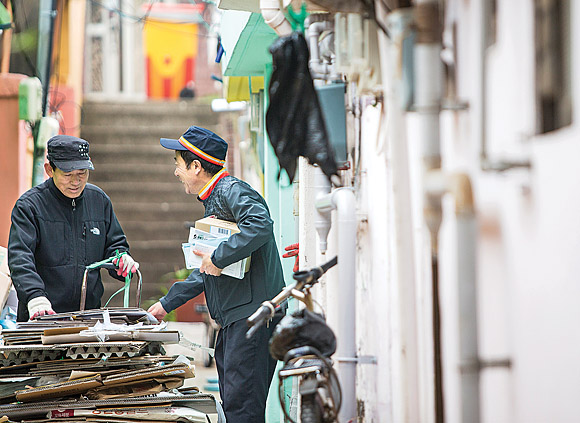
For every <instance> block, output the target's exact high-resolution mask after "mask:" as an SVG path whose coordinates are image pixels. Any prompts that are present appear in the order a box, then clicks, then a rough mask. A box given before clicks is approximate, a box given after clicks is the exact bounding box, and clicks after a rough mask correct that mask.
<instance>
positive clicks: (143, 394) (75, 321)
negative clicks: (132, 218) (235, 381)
mask: <svg viewBox="0 0 580 423" xmlns="http://www.w3.org/2000/svg"><path fill="white" fill-rule="evenodd" d="M179 341H180V334H179V332H178V331H170V330H166V324H165V323H162V324H159V322H157V320H156V319H155V318H154V317H153V316H151V315H150V314H149V313H147V312H146V311H144V310H142V309H138V308H111V309H102V310H87V311H82V312H76V313H75V312H73V313H61V314H56V315H48V316H42V317H40V318H39V319H37V320H35V321H31V322H23V323H18V324H17V327H16V329H10V330H3V331H2V342H1V343H0V417H2V416H7V417H8V418H9V419H10V420H9V421H19V422H30V423H32V422H48V421H56V422H77V421H83V422H84V421H94V422H119V423H121V422H125V421H126V422H132V423H136V422H140V421H144V422H145V421H147V422H149V423H151V422H152V421H179V422H207V421H209V420H208V419H207V413H210V414H214V413H218V411H217V409H216V402H215V398H214V397H213V396H212V395H208V394H200V393H199V389H198V388H196V387H184V386H183V385H184V381H185V379H188V378H193V377H194V375H195V367H194V365H193V364H192V363H191V361H190V360H192V359H190V358H187V357H184V356H166V355H164V354H165V351H164V349H163V344H164V343H165V344H167V343H178V342H179ZM220 420H222V418H221V417H218V421H220Z"/></svg>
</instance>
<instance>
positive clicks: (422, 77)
mask: <svg viewBox="0 0 580 423" xmlns="http://www.w3.org/2000/svg"><path fill="white" fill-rule="evenodd" d="M414 6H415V7H414V9H413V13H414V16H415V25H416V30H417V37H416V44H415V50H414V59H415V85H416V86H415V109H416V112H417V131H418V136H419V139H420V141H421V149H422V154H423V173H424V175H426V174H427V172H429V171H430V170H433V169H439V168H441V146H440V138H439V137H440V135H439V131H440V123H439V113H440V110H441V99H442V89H443V63H442V61H441V23H440V16H439V15H440V13H439V12H440V10H439V1H438V0H415V2H414ZM423 207H424V208H423V213H424V216H425V222H426V224H427V227H428V229H429V232H430V234H431V277H432V280H431V290H432V313H433V315H432V324H433V380H434V400H435V410H434V412H435V422H436V423H443V422H444V421H445V413H444V402H443V374H442V365H441V362H442V359H441V332H440V331H441V318H440V314H439V278H438V274H439V260H438V241H439V239H438V235H439V228H440V226H441V220H442V210H441V197H440V196H438V195H430V194H429V193H428V192H425V195H424V206H423Z"/></svg>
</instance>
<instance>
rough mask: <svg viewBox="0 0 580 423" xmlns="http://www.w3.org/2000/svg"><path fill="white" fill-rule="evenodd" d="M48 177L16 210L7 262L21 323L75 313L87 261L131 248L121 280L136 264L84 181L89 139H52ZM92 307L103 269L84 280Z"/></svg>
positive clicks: (106, 207)
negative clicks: (46, 315) (51, 315)
mask: <svg viewBox="0 0 580 423" xmlns="http://www.w3.org/2000/svg"><path fill="white" fill-rule="evenodd" d="M47 147H48V163H45V165H44V169H45V171H46V173H47V174H48V176H49V177H50V178H49V179H47V180H46V181H45V182H43V183H42V184H40V185H38V186H36V187H34V188H31V189H29V190H28V191H26V192H25V193H24V194H22V196H21V197H20V198H19V199H18V200H17V201H16V205H15V206H14V208H13V209H12V226H11V227H10V237H9V240H8V266H9V268H10V275H11V278H12V282H13V283H14V287H15V288H16V292H17V294H18V321H25V320H28V319H29V318H30V319H34V318H35V317H37V316H42V315H45V314H54V313H55V312H58V313H62V312H67V311H76V310H78V309H79V305H80V298H81V283H82V279H83V272H84V270H85V266H87V265H89V264H91V263H94V262H97V261H101V260H103V259H106V258H109V257H112V256H114V255H115V254H116V252H117V251H118V253H126V254H124V255H122V256H121V259H120V260H118V261H119V263H118V269H117V270H116V271H110V273H111V275H112V276H113V277H116V278H117V279H120V280H124V277H125V276H127V274H128V273H129V272H131V273H134V272H136V271H137V268H138V267H139V264H138V263H137V262H135V260H134V259H133V258H132V257H131V256H130V255H129V254H128V252H129V244H128V243H127V239H126V238H125V234H124V233H123V230H122V229H121V225H119V221H118V220H117V217H116V216H115V213H114V212H113V206H112V205H111V200H110V199H109V197H108V196H107V194H105V193H104V192H103V190H101V189H100V188H99V187H97V186H95V185H91V184H87V180H88V179H89V170H93V169H94V167H93V163H92V162H91V159H90V157H89V143H88V142H87V141H85V140H83V139H80V138H76V137H71V136H68V135H57V136H54V137H52V138H51V139H50V140H48V145H47ZM87 279H88V280H87V297H86V307H87V308H98V307H100V305H101V296H102V295H103V291H104V288H103V283H102V281H101V275H100V273H99V272H91V273H89V275H88V278H87Z"/></svg>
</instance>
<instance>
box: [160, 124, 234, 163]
mask: <svg viewBox="0 0 580 423" xmlns="http://www.w3.org/2000/svg"><path fill="white" fill-rule="evenodd" d="M160 142H161V145H162V146H163V147H165V148H167V149H169V150H180V151H186V150H187V151H191V152H192V153H193V154H195V155H196V156H198V157H201V158H202V159H204V160H207V161H208V162H210V163H213V164H216V165H218V166H223V165H224V164H225V163H226V153H227V152H228V143H227V142H225V141H224V140H223V139H222V138H221V137H220V136H219V135H217V134H214V133H213V132H212V131H210V130H209V129H205V128H202V127H200V126H190V127H189V129H188V130H187V131H185V133H184V134H183V135H182V136H181V137H179V139H178V140H176V139H172V138H161V139H160Z"/></svg>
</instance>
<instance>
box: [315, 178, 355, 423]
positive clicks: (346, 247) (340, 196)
mask: <svg viewBox="0 0 580 423" xmlns="http://www.w3.org/2000/svg"><path fill="white" fill-rule="evenodd" d="M316 208H317V209H318V210H319V211H321V212H323V213H330V212H331V211H332V210H336V221H335V226H334V227H335V229H336V232H337V244H338V265H337V274H338V276H337V280H338V286H337V287H336V288H334V289H335V290H336V292H337V295H336V297H335V298H336V304H334V305H333V306H334V309H335V310H338V313H336V315H335V316H333V322H335V325H336V326H335V327H334V328H333V329H334V331H335V333H336V337H337V340H338V341H337V349H336V353H335V355H334V360H335V361H336V363H337V365H336V368H337V373H338V377H339V380H340V384H341V388H342V407H341V409H340V413H339V421H342V422H348V421H351V420H352V421H356V418H357V408H356V364H357V354H356V326H355V322H356V301H355V295H356V286H355V279H356V275H355V257H356V225H357V222H356V214H355V196H354V191H353V189H352V188H338V189H335V190H334V191H332V192H331V193H330V194H328V195H325V196H322V197H319V198H318V199H317V201H316ZM329 308H330V306H329ZM329 320H330V319H329Z"/></svg>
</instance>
